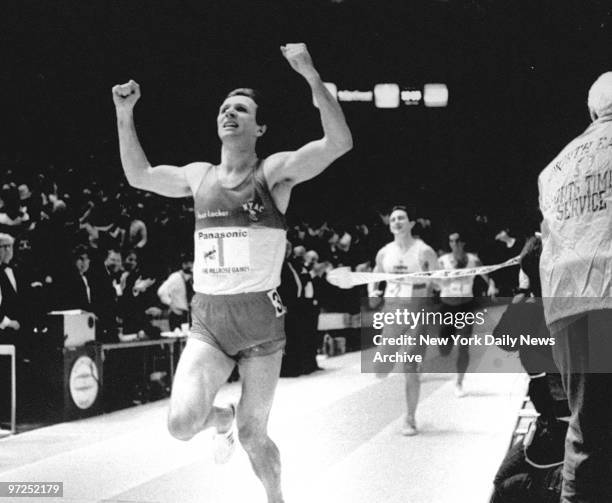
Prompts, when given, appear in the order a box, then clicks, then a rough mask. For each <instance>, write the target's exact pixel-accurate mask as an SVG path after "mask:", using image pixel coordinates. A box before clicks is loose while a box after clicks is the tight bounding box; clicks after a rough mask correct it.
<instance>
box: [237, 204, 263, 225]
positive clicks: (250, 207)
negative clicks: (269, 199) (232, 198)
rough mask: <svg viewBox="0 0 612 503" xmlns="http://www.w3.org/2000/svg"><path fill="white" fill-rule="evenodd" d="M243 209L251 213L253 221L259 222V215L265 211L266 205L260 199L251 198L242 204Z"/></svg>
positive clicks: (250, 216) (250, 217)
mask: <svg viewBox="0 0 612 503" xmlns="http://www.w3.org/2000/svg"><path fill="white" fill-rule="evenodd" d="M242 209H243V210H244V211H246V212H247V213H248V214H249V219H250V220H251V222H257V221H259V215H261V214H262V213H263V210H264V205H263V204H262V203H261V202H260V201H254V200H253V199H251V200H249V201H247V202H246V203H244V204H243V205H242Z"/></svg>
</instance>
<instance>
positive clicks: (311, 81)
mask: <svg viewBox="0 0 612 503" xmlns="http://www.w3.org/2000/svg"><path fill="white" fill-rule="evenodd" d="M281 51H282V52H283V55H284V56H285V58H286V59H287V61H288V62H289V64H290V65H291V66H292V68H293V69H294V70H295V71H296V72H297V73H299V74H300V75H302V77H304V79H305V80H306V82H307V83H308V85H309V86H310V89H311V92H312V96H313V98H314V99H315V101H316V102H317V104H318V106H319V113H320V115H321V125H322V127H323V137H322V138H321V139H319V140H316V141H312V142H310V143H307V144H306V145H304V146H303V147H301V148H300V149H298V150H296V151H294V152H280V153H278V154H274V155H273V156H271V157H270V161H271V162H270V164H269V166H270V171H269V172H268V173H267V174H266V176H267V178H268V180H270V182H271V184H272V185H275V184H276V183H281V182H285V183H288V184H289V185H295V184H298V183H300V182H304V181H306V180H309V179H311V178H313V177H315V176H317V175H318V174H320V173H321V172H323V170H324V169H325V168H327V167H328V166H329V165H330V164H331V163H332V162H333V161H335V160H336V159H337V158H338V157H340V156H341V155H343V154H345V153H346V152H348V151H349V150H351V149H352V148H353V138H352V136H351V131H350V129H349V127H348V125H347V123H346V119H345V118H344V114H343V113H342V109H341V108H340V105H339V104H338V102H337V101H336V99H335V98H334V97H333V96H332V95H331V94H330V92H329V91H328V90H327V88H326V87H325V85H324V84H323V81H322V80H321V77H320V76H319V73H318V72H317V70H316V69H315V67H314V65H313V63H312V59H311V57H310V54H309V53H308V49H307V48H306V45H305V44H287V45H286V46H283V47H281Z"/></svg>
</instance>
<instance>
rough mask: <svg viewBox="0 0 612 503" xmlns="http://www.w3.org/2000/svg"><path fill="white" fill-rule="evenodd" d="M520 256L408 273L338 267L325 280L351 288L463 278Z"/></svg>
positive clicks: (507, 264)
mask: <svg viewBox="0 0 612 503" xmlns="http://www.w3.org/2000/svg"><path fill="white" fill-rule="evenodd" d="M519 263H520V257H518V256H517V257H514V258H511V259H509V260H506V261H505V262H503V263H501V264H495V265H483V266H480V267H470V268H466V269H438V270H437V271H423V272H411V273H408V274H397V273H386V272H352V271H351V269H350V267H338V268H337V269H333V270H331V271H329V272H328V273H327V281H329V282H330V283H331V284H332V285H334V286H337V287H338V288H352V287H354V286H357V285H367V284H368V283H376V282H378V281H394V280H403V279H407V278H415V279H419V278H420V279H423V278H426V279H451V278H463V277H465V276H478V275H480V274H489V273H490V272H493V271H497V270H498V269H503V268H504V267H510V266H513V265H518V264H519Z"/></svg>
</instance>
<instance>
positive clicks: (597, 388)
mask: <svg viewBox="0 0 612 503" xmlns="http://www.w3.org/2000/svg"><path fill="white" fill-rule="evenodd" d="M588 107H589V112H590V115H591V119H592V121H593V122H592V124H591V125H590V126H589V127H588V128H587V129H586V131H584V132H583V133H582V134H581V135H580V136H578V137H577V138H575V139H574V140H572V141H571V142H570V143H569V144H568V145H567V146H566V147H565V148H564V149H563V150H562V151H561V153H560V154H559V155H558V156H557V157H556V158H555V159H554V160H553V161H552V162H551V163H550V164H549V165H548V166H547V167H546V168H545V169H544V171H542V173H540V177H539V181H538V183H539V191H540V209H541V211H542V214H543V217H544V219H543V222H542V257H541V260H540V272H541V281H542V296H543V297H544V299H545V301H544V306H545V312H546V322H547V324H548V326H549V328H550V331H551V334H552V335H553V336H555V338H556V344H555V346H554V348H553V354H554V357H555V362H556V363H557V366H558V367H559V369H560V371H561V375H562V378H563V384H564V387H565V390H566V393H567V395H568V400H569V406H570V410H571V413H572V415H571V420H570V425H569V429H568V433H567V438H566V442H565V461H564V467H563V489H562V495H561V501H562V502H563V503H570V502H572V503H574V502H580V503H594V502H598V503H600V502H604V501H612V405H611V404H612V401H611V400H610V398H611V394H610V393H611V391H610V390H611V389H612V373H609V372H610V371H611V370H612V351H611V347H612V339H611V338H610V330H611V327H612V72H608V73H604V74H603V75H601V76H600V77H599V78H598V79H597V80H596V81H595V83H594V84H593V85H592V87H591V89H590V91H589V95H588Z"/></svg>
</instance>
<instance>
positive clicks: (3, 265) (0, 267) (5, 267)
mask: <svg viewBox="0 0 612 503" xmlns="http://www.w3.org/2000/svg"><path fill="white" fill-rule="evenodd" d="M10 268H11V266H10V265H9V264H0V270H2V271H4V270H5V269H10Z"/></svg>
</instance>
